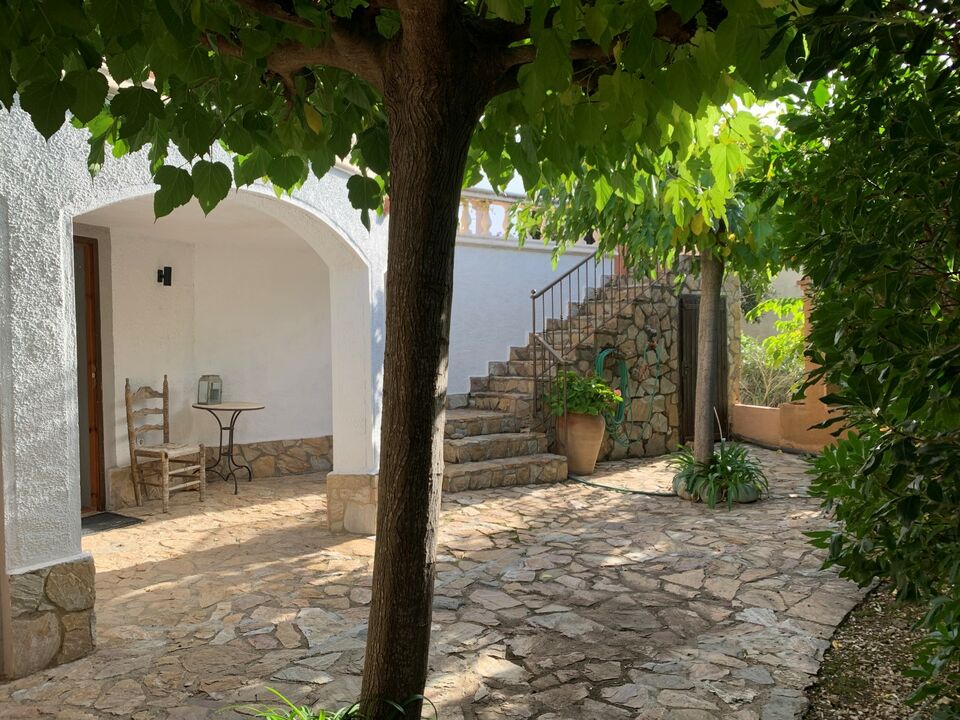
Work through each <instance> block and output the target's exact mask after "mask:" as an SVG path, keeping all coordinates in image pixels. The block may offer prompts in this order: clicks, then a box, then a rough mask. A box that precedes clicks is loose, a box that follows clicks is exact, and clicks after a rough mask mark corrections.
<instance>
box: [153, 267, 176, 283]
mask: <svg viewBox="0 0 960 720" xmlns="http://www.w3.org/2000/svg"><path fill="white" fill-rule="evenodd" d="M157 282H158V283H160V284H161V285H166V286H167V287H170V286H171V285H173V268H172V267H170V266H169V265H164V266H163V267H162V268H160V269H159V270H157Z"/></svg>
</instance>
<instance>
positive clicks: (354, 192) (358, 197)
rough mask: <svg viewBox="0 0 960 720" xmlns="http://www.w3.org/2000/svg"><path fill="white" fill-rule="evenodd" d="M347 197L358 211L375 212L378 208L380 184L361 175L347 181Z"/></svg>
mask: <svg viewBox="0 0 960 720" xmlns="http://www.w3.org/2000/svg"><path fill="white" fill-rule="evenodd" d="M347 197H348V198H349V199H350V204H351V205H353V206H354V207H355V208H357V209H358V210H376V209H377V208H378V207H380V183H378V182H377V181H376V180H375V179H373V178H369V177H365V176H363V175H351V176H350V177H349V178H348V179H347Z"/></svg>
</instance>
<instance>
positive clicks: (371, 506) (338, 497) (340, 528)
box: [327, 473, 379, 535]
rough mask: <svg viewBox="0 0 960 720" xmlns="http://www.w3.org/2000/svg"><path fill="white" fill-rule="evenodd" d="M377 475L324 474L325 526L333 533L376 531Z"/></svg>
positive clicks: (369, 533) (368, 532) (371, 532)
mask: <svg viewBox="0 0 960 720" xmlns="http://www.w3.org/2000/svg"><path fill="white" fill-rule="evenodd" d="M378 479H379V478H378V476H377V475H348V474H341V473H330V474H329V475H327V527H328V529H329V530H330V532H332V533H344V532H347V533H355V534H360V535H373V534H374V533H375V532H376V531H377V484H378Z"/></svg>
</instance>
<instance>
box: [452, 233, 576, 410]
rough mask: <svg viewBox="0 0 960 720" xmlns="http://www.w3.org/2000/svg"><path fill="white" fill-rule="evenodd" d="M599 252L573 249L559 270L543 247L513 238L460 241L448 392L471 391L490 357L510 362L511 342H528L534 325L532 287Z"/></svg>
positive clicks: (544, 282)
mask: <svg viewBox="0 0 960 720" xmlns="http://www.w3.org/2000/svg"><path fill="white" fill-rule="evenodd" d="M594 251H595V248H592V247H590V246H586V247H575V248H572V249H570V250H569V251H568V252H567V253H566V254H564V255H563V256H562V257H561V258H560V262H559V263H558V264H557V269H556V270H554V269H553V267H552V264H551V261H550V257H551V256H550V252H549V250H547V249H545V248H544V247H543V246H542V245H535V246H528V247H524V248H519V247H517V246H516V245H515V244H513V243H512V242H508V241H496V240H495V241H491V242H487V243H484V242H478V241H466V242H465V241H462V240H461V241H460V242H458V244H457V252H456V256H455V259H454V284H453V311H452V313H451V318H450V370H449V392H450V393H451V394H454V393H465V392H469V390H470V377H471V376H483V375H486V374H487V363H488V362H490V361H496V360H507V359H508V355H509V350H510V346H512V345H526V344H527V336H528V335H529V333H530V331H531V329H532V328H531V327H530V324H531V311H530V291H531V290H540V289H541V288H543V287H544V286H546V285H548V284H550V283H551V282H553V281H554V280H556V279H557V278H558V277H560V276H561V275H562V274H563V273H564V272H565V271H566V270H568V269H569V268H570V267H572V266H574V265H576V264H577V263H578V262H581V261H582V260H583V259H584V257H586V256H589V255H592V254H593V252H594ZM558 311H559V308H558ZM564 312H566V309H564Z"/></svg>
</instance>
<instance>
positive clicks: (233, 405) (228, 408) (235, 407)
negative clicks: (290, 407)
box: [193, 402, 264, 412]
mask: <svg viewBox="0 0 960 720" xmlns="http://www.w3.org/2000/svg"><path fill="white" fill-rule="evenodd" d="M193 407H195V408H196V409H197V410H210V411H211V412H242V411H244V410H263V408H264V405H263V404H262V403H256V402H222V403H211V404H209V405H206V404H204V403H194V404H193Z"/></svg>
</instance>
